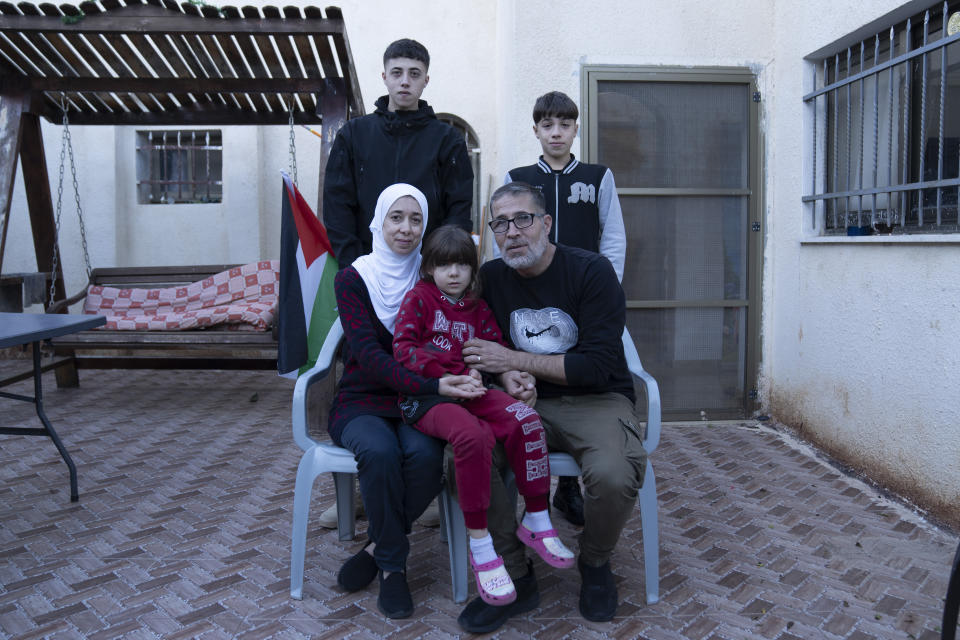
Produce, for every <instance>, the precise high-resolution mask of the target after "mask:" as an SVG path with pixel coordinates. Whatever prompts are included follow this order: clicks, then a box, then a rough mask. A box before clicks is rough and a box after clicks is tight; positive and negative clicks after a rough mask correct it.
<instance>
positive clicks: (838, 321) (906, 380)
mask: <svg viewBox="0 0 960 640" xmlns="http://www.w3.org/2000/svg"><path fill="white" fill-rule="evenodd" d="M928 4H929V3H912V4H911V5H910V6H908V7H906V9H907V10H909V11H918V10H920V9H922V8H924V7H925V6H928ZM900 5H901V3H899V2H895V1H888V0H884V1H880V0H878V1H876V2H870V3H836V2H830V1H828V0H817V1H813V2H805V3H778V5H777V7H778V10H777V14H776V24H775V30H774V35H775V38H774V46H775V49H774V59H775V61H776V64H775V65H774V72H773V74H772V78H771V80H770V84H771V85H772V86H773V87H775V90H774V91H772V92H769V93H768V96H769V97H768V99H767V100H766V101H765V113H766V127H765V135H766V137H767V143H768V144H767V148H768V152H767V167H766V174H767V175H766V177H767V213H766V224H767V233H766V241H767V247H766V252H765V274H764V278H765V286H764V315H763V323H762V331H763V349H764V359H763V365H762V377H763V380H764V386H763V398H764V401H765V403H766V404H767V406H768V407H769V409H770V411H771V412H772V414H773V415H774V417H776V418H778V419H780V420H782V421H784V422H786V423H787V424H790V425H792V426H794V427H796V428H798V429H799V431H800V433H802V434H803V435H804V436H805V437H808V438H810V439H811V440H813V441H815V442H816V443H818V444H819V445H821V446H822V447H824V448H825V449H826V450H828V451H829V452H831V453H832V454H834V455H836V456H837V457H839V458H841V459H842V460H844V461H845V462H847V463H849V464H850V465H852V466H853V467H855V468H856V469H858V470H860V471H862V472H865V473H866V474H868V475H869V476H870V477H871V478H872V479H874V480H876V481H879V482H881V483H882V484H883V485H885V486H887V487H889V488H892V489H894V490H896V491H898V492H899V493H901V494H903V495H906V496H909V497H911V498H913V499H915V500H916V501H917V502H918V503H919V504H921V505H923V506H925V507H927V508H930V509H933V510H934V511H935V512H936V513H937V514H938V515H940V516H941V517H943V518H945V519H947V520H949V521H951V522H952V523H953V524H954V525H958V524H960V429H958V428H957V425H958V424H960V399H958V394H957V391H956V389H957V383H958V380H960V375H958V370H960V368H958V364H960V348H958V341H957V338H956V335H957V331H958V329H960V322H958V318H960V314H958V311H960V309H958V304H960V284H958V283H960V260H958V258H960V251H958V249H960V247H958V246H957V244H936V242H937V241H947V242H950V241H953V242H954V243H955V242H956V241H958V240H960V237H958V236H955V235H953V236H941V237H939V238H937V237H929V236H927V237H925V238H922V239H921V238H910V239H909V240H911V242H902V243H899V244H894V245H888V244H878V243H877V240H878V239H877V238H865V239H863V240H861V241H860V242H858V243H852V244H846V243H841V244H816V243H807V244H802V243H801V239H802V238H803V237H804V236H805V235H806V234H807V233H809V231H808V230H806V229H805V228H804V226H803V223H802V212H803V211H804V209H803V207H802V205H801V202H800V199H801V197H802V196H803V195H806V190H807V189H808V187H806V186H805V185H809V184H810V182H811V181H810V173H809V171H810V160H811V158H810V156H811V149H810V146H809V144H808V143H806V136H808V135H809V128H810V120H809V118H810V115H809V113H807V112H806V110H805V108H804V106H803V103H802V100H801V98H802V95H803V93H804V92H805V91H809V90H810V88H811V86H812V84H811V83H812V79H811V76H812V71H811V69H810V65H809V63H807V62H805V61H804V60H803V59H802V57H803V55H805V54H808V53H811V52H813V51H816V50H818V49H820V48H821V47H824V46H827V45H829V44H831V43H833V42H834V41H835V40H837V39H839V38H842V37H843V36H844V35H845V34H846V33H848V32H852V31H854V30H856V29H857V28H858V27H860V26H861V25H867V24H869V23H870V22H872V21H873V20H875V19H877V18H879V17H882V16H884V15H885V14H886V13H887V12H890V11H893V10H896V9H898V8H900ZM824 15H829V16H830V19H829V20H823V19H821V18H822V16H824ZM904 17H905V16H904ZM800 177H802V178H803V179H802V180H801V179H798V178H800ZM916 240H921V242H912V241H916ZM924 240H925V241H926V242H923V241H924Z"/></svg>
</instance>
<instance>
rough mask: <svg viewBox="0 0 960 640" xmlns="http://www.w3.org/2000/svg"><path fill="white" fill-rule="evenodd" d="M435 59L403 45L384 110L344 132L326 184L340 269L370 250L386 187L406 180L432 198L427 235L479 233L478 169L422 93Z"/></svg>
mask: <svg viewBox="0 0 960 640" xmlns="http://www.w3.org/2000/svg"><path fill="white" fill-rule="evenodd" d="M429 67H430V54H429V53H428V52H427V49H426V47H424V46H423V45H422V44H420V43H419V42H417V41H416V40H410V39H403V40H397V41H396V42H393V43H391V44H390V46H388V47H387V50H386V51H385V52H384V54H383V74H382V77H383V83H384V84H385V85H386V87H387V95H385V96H381V97H380V98H379V99H378V100H377V102H376V111H374V112H373V113H371V114H369V115H365V116H362V117H360V118H356V119H353V120H350V121H349V122H347V124H346V125H344V127H343V128H342V129H341V130H340V132H339V133H338V134H337V138H336V140H334V143H333V148H332V149H331V151H330V158H329V159H328V161H327V170H326V174H325V177H324V181H323V211H322V213H323V223H324V225H325V226H326V228H327V235H328V237H329V238H330V244H331V245H332V248H333V253H334V256H335V257H336V259H337V263H338V264H339V266H340V268H341V269H343V268H345V267H347V266H349V265H350V264H352V263H353V261H354V260H356V259H357V258H358V257H360V256H362V255H364V254H367V253H370V251H371V249H372V244H371V237H370V229H369V225H370V221H371V220H372V219H373V212H374V208H375V207H376V203H377V198H378V197H379V195H380V192H382V191H383V190H384V189H385V188H386V187H388V186H390V185H391V184H395V183H397V182H406V183H408V184H412V185H413V186H415V187H417V188H418V189H420V191H422V192H423V193H424V195H426V197H427V206H428V208H429V215H428V216H427V221H428V222H427V229H426V232H425V234H424V235H425V236H429V235H430V232H431V231H433V230H434V229H436V228H437V227H440V226H441V225H444V224H454V225H457V226H459V227H462V228H463V229H465V230H467V231H471V230H472V222H471V219H470V207H471V204H472V200H473V169H472V168H471V166H470V159H469V156H468V155H467V146H466V144H465V143H464V140H463V136H461V135H460V134H459V133H457V132H456V130H454V129H453V127H451V126H450V125H448V124H445V123H443V122H440V121H439V120H437V117H436V116H435V115H434V112H433V109H432V108H431V107H430V105H428V104H427V103H426V102H425V101H424V100H420V95H421V94H422V93H423V90H424V88H425V87H426V86H427V83H428V82H429V81H430V76H428V75H427V70H428V69H429Z"/></svg>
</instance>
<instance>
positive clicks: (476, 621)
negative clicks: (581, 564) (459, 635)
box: [457, 560, 540, 633]
mask: <svg viewBox="0 0 960 640" xmlns="http://www.w3.org/2000/svg"><path fill="white" fill-rule="evenodd" d="M513 586H514V588H515V589H516V590H517V599H516V600H514V601H513V602H511V603H510V604H507V605H503V606H502V607H495V606H493V605H490V604H487V603H486V602H484V601H483V600H481V599H480V597H479V596H478V597H476V598H474V599H473V600H471V601H470V604H468V605H467V606H466V607H465V608H464V609H463V611H462V612H461V613H460V617H459V618H457V622H458V623H459V624H460V627H461V628H463V630H464V631H469V632H470V633H490V632H491V631H495V630H496V629H499V628H500V627H501V626H502V625H503V623H504V622H506V621H507V620H508V619H510V618H511V617H513V616H515V615H517V614H519V613H526V612H527V611H532V610H534V609H536V608H537V607H539V606H540V591H539V590H537V577H536V576H535V575H534V573H533V564H532V563H531V562H530V561H529V560H527V575H525V576H523V577H522V578H517V579H515V580H514V581H513Z"/></svg>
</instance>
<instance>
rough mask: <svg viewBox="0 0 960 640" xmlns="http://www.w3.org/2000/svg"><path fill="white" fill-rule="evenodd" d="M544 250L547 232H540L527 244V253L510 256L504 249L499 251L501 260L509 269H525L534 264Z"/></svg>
mask: <svg viewBox="0 0 960 640" xmlns="http://www.w3.org/2000/svg"><path fill="white" fill-rule="evenodd" d="M546 250H547V234H545V233H541V234H540V235H539V236H537V239H536V241H534V242H531V243H529V244H528V245H527V253H526V254H524V255H522V256H517V257H515V258H511V257H508V256H507V253H506V252H505V251H502V250H501V252H500V253H501V256H502V257H503V262H504V263H505V264H506V265H507V266H508V267H510V268H511V269H527V268H529V267H532V266H533V265H535V264H536V263H537V261H539V260H540V258H542V257H543V254H544V252H545V251H546Z"/></svg>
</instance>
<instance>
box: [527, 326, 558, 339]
mask: <svg viewBox="0 0 960 640" xmlns="http://www.w3.org/2000/svg"><path fill="white" fill-rule="evenodd" d="M550 329H553V325H550V326H549V327H547V328H546V329H544V330H543V331H538V332H536V333H531V331H530V329H524V331H526V333H527V337H528V338H536V337H537V336H542V335H543V334H545V333H546V332H547V331H550Z"/></svg>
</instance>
